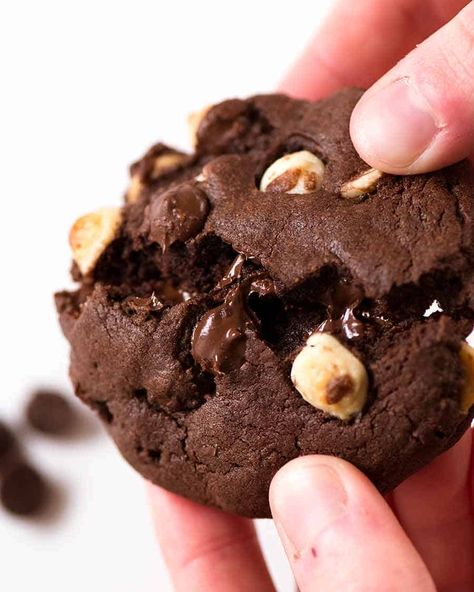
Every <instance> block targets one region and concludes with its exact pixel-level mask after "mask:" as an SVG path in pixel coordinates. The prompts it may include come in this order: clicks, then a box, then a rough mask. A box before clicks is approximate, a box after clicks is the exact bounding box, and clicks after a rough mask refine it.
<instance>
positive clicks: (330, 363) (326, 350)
mask: <svg viewBox="0 0 474 592" xmlns="http://www.w3.org/2000/svg"><path fill="white" fill-rule="evenodd" d="M291 380H292V381H293V384H294V385H295V388H296V389H297V391H298V392H299V393H300V394H301V396H302V397H303V399H304V400H305V401H307V402H308V403H310V404H311V405H313V407H316V409H320V410H321V411H325V412H326V413H329V414H331V415H334V416H336V417H339V419H350V418H351V417H352V416H354V415H356V414H357V413H359V412H360V411H361V410H362V408H363V406H364V404H365V401H366V400H367V389H368V378H367V372H366V370H365V368H364V365H363V364H362V363H361V361H360V360H359V359H358V358H356V357H355V356H354V354H353V353H352V352H350V351H349V350H348V349H347V348H345V347H344V346H343V345H342V344H341V343H339V341H338V340H337V339H336V338H335V337H332V335H329V334H328V333H313V334H312V335H311V336H310V337H309V339H308V340H307V341H306V345H305V347H304V348H303V349H302V350H301V351H300V353H299V354H298V355H297V356H296V358H295V361H294V362H293V366H292V368H291Z"/></svg>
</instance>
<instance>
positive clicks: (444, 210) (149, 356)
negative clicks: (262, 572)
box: [56, 90, 474, 517]
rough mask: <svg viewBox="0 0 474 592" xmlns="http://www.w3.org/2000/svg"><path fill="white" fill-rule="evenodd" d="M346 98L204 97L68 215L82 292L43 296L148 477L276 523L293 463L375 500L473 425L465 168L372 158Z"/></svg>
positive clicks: (111, 422) (472, 214)
mask: <svg viewBox="0 0 474 592" xmlns="http://www.w3.org/2000/svg"><path fill="white" fill-rule="evenodd" d="M359 96H360V92H359V91H356V90H346V91H343V92H341V93H339V94H337V95H335V96H334V97H332V98H330V99H327V100H324V101H319V102H306V101H298V100H294V99H290V98H288V97H285V96H281V95H267V96H257V97H253V98H250V99H248V100H230V101H226V102H224V103H221V104H219V105H216V106H214V107H212V108H210V109H208V110H207V111H206V113H205V114H204V115H203V118H202V120H201V121H200V123H199V125H198V127H197V132H196V150H195V153H194V154H192V155H186V154H183V153H181V152H178V151H176V150H173V149H171V148H168V147H167V146H165V145H163V144H157V145H156V146H154V147H152V148H151V149H150V150H149V151H148V152H147V153H146V154H145V156H144V157H143V158H142V159H141V160H140V161H139V162H138V163H135V164H134V165H132V167H131V171H130V172H131V183H130V187H129V190H128V191H127V194H126V198H125V205H124V206H123V208H122V209H121V210H120V212H119V213H118V212H117V210H115V209H114V210H110V209H107V208H103V209H102V210H99V211H98V212H99V213H95V214H94V217H93V218H90V219H89V218H87V217H85V218H86V220H85V221H84V219H81V229H82V230H81V232H82V234H81V235H80V237H79V238H78V237H77V236H73V237H72V240H71V242H72V244H73V246H74V245H77V244H80V251H78V250H77V248H76V251H75V252H74V249H73V252H74V257H75V259H76V263H75V264H74V266H73V277H74V279H75V280H76V281H77V282H78V283H79V287H78V289H77V291H75V292H61V293H59V294H57V295H56V302H57V307H58V311H59V314H60V320H61V324H62V327H63V330H64V333H65V335H66V337H67V338H68V340H69V341H70V343H71V378H72V381H73V384H74V387H75V391H76V393H77V395H78V396H79V397H80V398H81V399H82V400H83V401H84V402H85V403H86V404H88V405H89V406H90V407H91V408H92V409H94V410H95V411H96V412H97V413H98V414H99V415H100V417H101V418H102V419H103V421H104V423H105V424H106V425H107V428H108V430H109V432H110V433H111V435H112V437H113V438H114V440H115V442H116V443H117V445H118V447H119V449H120V450H121V452H122V454H123V455H124V456H125V458H126V459H127V460H128V461H129V462H130V463H131V464H132V465H133V466H134V467H135V468H136V469H137V470H138V471H140V472H141V473H142V474H143V475H144V476H145V477H146V478H148V479H150V480H151V481H153V482H155V483H157V484H159V485H162V486H163V487H166V488H167V489H169V490H171V491H174V492H176V493H179V494H182V495H185V496H187V497H190V498H192V499H195V500H197V501H199V502H202V503H205V504H210V505H213V506H216V507H219V508H222V509H224V510H227V511H231V512H235V513H238V514H242V515H245V516H251V517H263V516H269V512H270V510H269V506H268V499H267V493H268V487H269V483H270V481H271V478H272V476H273V475H274V474H275V472H276V471H277V470H278V469H279V468H280V467H281V466H282V465H283V464H284V463H285V462H287V461H288V460H290V459H292V458H294V457H296V456H299V455H303V454H312V453H321V454H332V455H337V456H340V457H342V458H345V459H347V460H349V461H350V462H352V463H354V464H355V465H356V466H358V467H359V468H360V469H362V470H363V471H364V472H365V473H366V474H367V475H368V476H369V477H370V478H371V479H372V480H373V481H374V483H375V484H376V485H377V487H379V489H380V490H381V491H384V492H385V491H389V490H390V489H392V488H393V487H395V486H396V485H397V484H398V483H399V482H401V481H402V480H403V479H404V478H405V477H407V476H408V475H410V474H411V473H412V472H414V471H415V470H417V469H418V468H420V467H421V466H423V465H424V464H425V463H427V462H429V461H430V460H431V459H432V458H433V457H434V456H436V455H437V454H439V453H441V452H442V451H444V450H446V449H447V448H448V447H449V446H451V445H452V444H454V442H455V441H456V440H457V439H458V438H459V437H460V436H461V434H462V433H463V431H464V430H465V429H466V428H467V427H468V425H469V422H470V420H471V418H472V415H473V406H472V401H471V400H470V399H471V394H469V395H466V393H472V392H473V389H472V385H471V384H470V383H469V382H470V381H472V376H473V375H474V374H473V372H472V369H470V368H467V367H466V364H468V363H470V362H468V361H466V360H472V359H474V358H473V357H472V356H471V355H461V353H462V352H463V351H464V349H463V348H465V347H467V346H465V345H464V344H465V342H464V339H465V337H466V335H467V334H468V333H469V332H470V331H471V329H472V325H473V319H474V281H473V269H474V266H473V262H474V224H473V219H474V198H473V186H474V184H473V175H472V171H471V169H470V167H469V165H468V164H467V163H460V164H458V165H455V166H453V167H450V168H447V169H444V170H442V171H438V172H435V173H431V174H427V175H420V176H413V177H394V176H389V175H381V174H379V172H377V171H375V172H374V171H373V170H370V169H369V167H368V166H367V164H366V163H364V162H363V161H361V160H360V158H359V157H358V155H357V153H356V152H355V150H354V148H353V146H352V144H351V142H350V138H349V132H348V124H349V118H350V113H351V111H352V108H353V106H354V105H355V103H356V101H357V100H358V98H359ZM262 189H263V190H262ZM104 216H105V217H104ZM84 228H85V229H86V230H84ZM96 228H97V229H99V230H97V231H96V230H95V229H96ZM79 239H81V240H79ZM84 240H86V242H87V244H86V245H85V246H84ZM84 252H85V253H86V254H87V255H86V258H85V259H84V255H83V253H84ZM321 335H322V336H323V338H321ZM328 336H331V338H333V339H332V340H331V339H327V337H328ZM332 350H333V351H334V352H335V353H334V356H333V358H331V356H332V355H333V353H332ZM342 351H343V352H344V353H343V354H341V352H342ZM321 352H323V353H321ZM338 352H339V353H338ZM331 359H334V363H332V362H331ZM344 360H345V362H344ZM336 362H337V363H336ZM343 362H344V363H343ZM301 373H304V376H301ZM328 373H329V374H328ZM295 374H298V376H296V377H295ZM297 387H298V388H297ZM345 401H347V402H349V401H350V404H349V403H348V404H347V405H345Z"/></svg>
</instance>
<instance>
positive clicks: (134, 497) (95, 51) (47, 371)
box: [0, 0, 332, 592]
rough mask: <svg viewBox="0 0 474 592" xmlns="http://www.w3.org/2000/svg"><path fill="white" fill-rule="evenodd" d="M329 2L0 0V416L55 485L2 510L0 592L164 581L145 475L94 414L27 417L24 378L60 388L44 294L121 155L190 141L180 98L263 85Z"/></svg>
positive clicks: (111, 195)
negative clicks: (43, 502) (50, 504)
mask: <svg viewBox="0 0 474 592" xmlns="http://www.w3.org/2000/svg"><path fill="white" fill-rule="evenodd" d="M331 4H332V2H331V1H330V0H313V1H311V2H308V1H302V0H293V2H291V3H276V2H255V1H254V2H247V1H242V2H239V3H235V4H234V3H218V2H215V1H214V2H213V1H211V0H201V1H200V2H166V3H165V2H159V1H158V0H155V1H154V2H153V1H145V0H133V1H132V0H123V1H120V0H116V1H115V2H111V1H108V0H95V1H94V0H83V1H82V2H72V1H67V0H66V1H64V0H62V1H52V0H43V1H42V2H37V1H34V0H30V1H24V0H15V1H14V2H13V1H11V2H4V3H2V4H1V6H0V80H1V91H0V106H1V108H0V170H1V172H2V191H1V196H2V198H1V199H2V217H1V219H2V223H1V232H0V258H1V259H0V263H1V271H2V274H1V277H2V279H1V285H2V289H1V290H0V310H1V311H2V313H3V314H2V324H1V336H2V346H1V351H2V356H1V360H2V362H1V371H2V385H1V395H0V419H3V420H4V421H7V422H8V423H9V424H10V425H11V426H13V427H14V428H15V429H16V430H18V431H19V433H21V434H23V435H22V442H23V444H24V446H25V449H26V451H27V455H28V458H29V459H31V461H32V462H34V463H35V464H36V465H37V466H38V467H39V468H40V470H41V471H42V472H43V474H44V475H45V476H46V478H47V479H49V480H50V481H51V482H52V483H53V484H55V488H56V492H57V500H56V501H57V503H56V505H55V507H54V508H52V509H51V511H50V512H48V514H47V515H45V516H43V517H42V518H41V519H37V520H33V519H24V518H23V519H22V518H17V517H14V516H12V515H10V514H8V513H7V512H5V511H4V510H2V509H0V549H2V559H1V566H2V567H1V570H2V578H1V579H2V587H3V588H4V589H7V590H9V592H12V591H14V592H16V591H21V592H24V591H26V590H33V589H34V590H46V589H47V590H48V591H50V592H56V591H60V590H61V591H62V590H63V589H64V588H66V587H67V589H68V591H69V592H75V591H79V590H80V591H83V590H84V589H93V590H97V591H101V590H103V591H106V592H108V591H114V592H122V591H131V590H133V591H140V592H148V591H150V592H151V591H152V590H153V591H156V590H160V591H168V590H171V588H170V585H169V580H168V578H167V575H166V572H165V569H164V566H163V563H162V560H161V557H160V553H159V550H158V548H157V545H156V544H155V541H154V537H153V531H152V525H151V521H150V518H149V516H148V511H147V506H146V499H145V494H144V487H143V483H142V480H141V478H140V477H139V476H138V475H137V474H135V473H134V472H133V470H132V469H131V468H129V467H128V466H127V465H126V464H125V461H123V460H122V459H121V457H120V456H119V455H118V453H117V452H116V450H115V449H114V447H113V445H112V443H111V442H109V440H108V439H107V438H106V437H105V436H104V435H103V434H102V432H101V428H100V426H99V425H97V426H95V427H94V426H93V425H89V427H88V428H87V430H86V431H87V432H88V437H85V436H84V437H80V438H79V437H73V438H68V439H63V440H61V441H59V440H58V439H57V438H56V439H55V438H51V437H49V438H48V437H45V436H41V435H38V434H34V433H33V432H32V431H31V430H25V426H24V419H22V417H23V416H22V413H23V405H24V401H25V400H26V399H27V398H28V396H29V394H30V393H31V391H32V390H33V389H35V388H37V387H57V388H60V389H61V390H63V391H65V392H67V393H68V394H69V396H70V400H71V401H72V396H71V395H70V389H69V383H68V380H67V366H68V348H67V346H66V342H65V340H64V339H63V337H62V335H61V332H60V330H59V327H58V325H57V321H56V313H55V310H54V306H53V300H52V293H53V292H54V291H55V290H58V289H62V288H65V287H68V286H70V280H69V277H68V273H67V272H68V269H69V265H70V255H69V249H68V245H67V234H68V230H69V227H70V225H71V224H72V222H73V221H74V219H75V218H76V217H78V216H79V215H80V214H82V213H85V212H87V211H89V210H94V209H96V208H97V207H100V206H102V205H114V204H118V203H119V202H120V199H121V196H122V194H123V191H124V189H125V187H126V184H127V167H128V165H129V163H130V162H132V161H133V160H135V159H137V158H138V157H139V156H140V155H141V154H142V153H143V152H144V151H145V149H146V148H147V147H148V146H149V145H150V144H152V143H154V142H155V141H157V140H159V139H161V140H164V141H165V142H167V143H169V144H171V145H175V146H177V147H180V148H187V149H189V148H190V147H189V144H188V134H187V128H186V116H187V114H188V113H190V112H192V111H196V110H199V109H200V108H201V107H202V106H204V105H207V104H209V103H213V102H217V101H219V100H222V99H225V98H228V97H233V96H246V95H249V94H253V93H259V92H268V91H272V90H273V89H274V88H275V87H276V86H277V84H278V81H279V79H280V78H281V76H282V74H283V73H284V71H285V70H286V69H287V68H288V67H289V66H290V64H291V63H292V61H293V60H294V58H295V57H296V55H297V54H298V53H299V52H300V51H301V50H302V48H303V47H304V45H305V44H306V43H307V41H308V39H309V37H310V35H311V33H312V32H313V30H314V29H315V28H317V26H318V24H319V22H320V21H321V19H322V18H323V17H324V14H325V13H326V12H327V10H328V9H329V8H330V6H331ZM90 421H92V419H91V420H90ZM258 529H259V534H260V536H261V539H262V541H263V545H264V550H265V553H266V556H267V558H268V561H269V564H270V567H271V570H272V573H273V574H274V576H275V578H276V581H277V585H278V589H279V590H281V591H286V590H292V589H293V586H292V578H291V575H290V573H289V569H288V567H287V564H286V560H285V557H284V555H283V552H282V551H281V549H280V546H279V543H278V541H277V538H276V535H275V532H274V530H273V525H272V523H271V521H261V522H260V523H259V524H258Z"/></svg>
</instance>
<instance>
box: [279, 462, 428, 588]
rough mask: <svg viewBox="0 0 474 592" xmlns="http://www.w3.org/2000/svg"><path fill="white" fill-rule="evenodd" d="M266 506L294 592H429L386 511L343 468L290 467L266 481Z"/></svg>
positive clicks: (354, 473)
mask: <svg viewBox="0 0 474 592" xmlns="http://www.w3.org/2000/svg"><path fill="white" fill-rule="evenodd" d="M270 504H271V507H272V513H273V517H274V519H275V523H276V526H277V529H278V532H279V534H280V537H281V539H282V541H283V544H284V546H285V550H286V553H287V555H288V558H289V560H290V563H291V565H292V568H293V571H294V573H295V576H296V580H297V582H298V585H299V588H300V590H301V592H313V591H316V590H318V591H319V590H324V591H325V592H333V591H334V592H336V591H337V592H340V591H341V590H351V592H369V591H370V592H371V591H375V590H376V591H377V592H395V591H397V592H398V591H401V590H403V591H405V590H410V592H428V591H430V592H434V590H435V588H434V585H433V582H432V580H431V578H430V576H429V574H428V571H427V569H426V567H425V566H424V564H423V563H422V561H421V559H420V557H419V555H418V553H417V552H416V550H415V549H414V547H413V546H412V544H411V543H410V541H409V540H408V538H407V536H406V535H405V533H404V532H403V530H402V528H401V527H400V525H399V524H398V522H397V520H396V518H395V517H394V515H393V513H392V512H391V510H390V508H389V507H388V506H387V504H386V502H385V501H384V499H383V498H382V496H381V495H380V494H379V493H378V492H377V491H376V489H375V488H374V486H373V485H372V484H371V483H370V482H369V481H368V479H367V478H366V477H365V476H364V475H362V473H360V471H358V470H357V469H355V468H354V467H353V466H352V465H350V464H349V463H347V462H345V461H342V460H340V459H337V458H333V457H326V456H307V457H302V458H299V459H296V460H294V461H291V462H290V463H288V464H287V465H286V466H285V467H283V469H281V470H280V471H279V472H278V473H277V475H276V476H275V478H274V479H273V482H272V485H271V488H270Z"/></svg>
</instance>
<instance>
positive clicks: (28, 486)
mask: <svg viewBox="0 0 474 592" xmlns="http://www.w3.org/2000/svg"><path fill="white" fill-rule="evenodd" d="M46 497H47V488H46V483H45V482H44V480H43V478H42V477H41V475H40V474H39V473H38V472H37V471H36V470H35V469H33V468H32V467H30V466H29V465H27V464H24V463H20V464H17V465H15V466H13V467H12V468H11V469H10V470H9V472H8V473H7V474H6V475H5V477H4V479H3V480H2V483H1V486H0V500H1V502H2V504H3V506H4V507H5V509H6V510H8V511H9V512H12V513H13V514H19V515H30V514H36V513H37V512H39V511H40V510H41V509H42V507H43V506H44V503H45V502H46Z"/></svg>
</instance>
